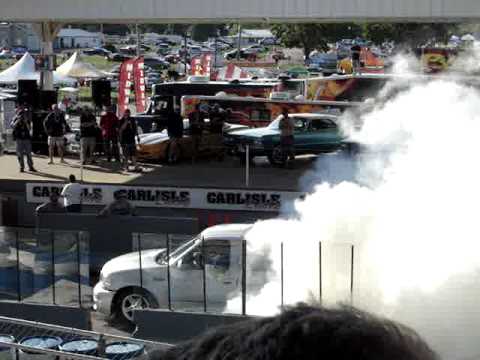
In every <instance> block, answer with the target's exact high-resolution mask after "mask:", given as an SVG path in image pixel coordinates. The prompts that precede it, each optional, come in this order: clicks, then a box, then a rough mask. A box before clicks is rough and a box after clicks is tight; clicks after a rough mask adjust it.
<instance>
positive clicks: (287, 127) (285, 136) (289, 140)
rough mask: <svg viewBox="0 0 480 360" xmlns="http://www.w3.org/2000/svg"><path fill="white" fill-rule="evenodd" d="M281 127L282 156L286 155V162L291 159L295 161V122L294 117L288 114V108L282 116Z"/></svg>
mask: <svg viewBox="0 0 480 360" xmlns="http://www.w3.org/2000/svg"><path fill="white" fill-rule="evenodd" d="M278 127H279V128H280V147H281V149H282V156H285V157H286V162H288V161H289V160H290V161H292V163H293V161H295V138H294V131H295V123H294V122H293V119H292V118H291V117H290V116H289V115H288V111H287V110H286V109H284V110H283V112H282V118H281V119H280V123H279V125H278Z"/></svg>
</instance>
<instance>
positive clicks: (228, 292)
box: [93, 199, 273, 321]
mask: <svg viewBox="0 0 480 360" xmlns="http://www.w3.org/2000/svg"><path fill="white" fill-rule="evenodd" d="M179 201H181V199H180V200H179ZM272 201H273V200H272ZM251 227H252V225H250V224H228V225H217V226H213V227H210V228H208V229H206V230H204V231H203V232H202V233H200V234H199V235H197V236H195V237H193V238H192V239H191V240H189V241H187V242H185V243H183V244H182V245H180V246H179V247H178V248H177V249H175V250H173V251H172V252H171V253H170V256H169V257H167V250H166V249H153V250H144V251H142V252H141V255H139V253H138V252H133V253H129V254H125V255H122V256H119V257H116V258H114V259H112V260H110V261H108V262H107V263H106V264H105V265H104V266H103V268H102V271H101V273H100V281H99V282H98V283H97V284H96V285H95V287H94V290H93V299H94V309H95V310H96V311H98V312H100V313H103V314H106V315H114V316H116V317H117V318H119V319H123V320H126V321H132V319H133V311H134V310H139V309H145V308H159V307H160V308H167V306H168V294H170V295H171V302H172V304H174V306H177V305H179V306H182V304H188V306H189V308H192V307H194V306H195V305H197V306H201V305H202V304H203V299H204V296H203V294H204V293H203V286H204V282H203V280H202V279H205V286H206V288H205V290H206V294H207V301H208V306H209V309H217V310H221V309H223V308H224V306H225V304H226V302H227V301H228V300H229V299H231V298H233V297H234V296H236V295H237V294H238V292H239V291H241V286H242V285H241V284H242V281H241V276H242V260H241V259H242V255H241V254H242V242H243V240H244V239H245V236H246V234H247V233H248V231H249V230H250V229H251ZM202 244H203V245H202ZM202 246H203V249H202ZM248 256H249V258H248V259H249V261H248V263H247V265H246V266H248V269H247V271H249V272H248V282H249V288H252V289H253V290H252V291H255V290H258V289H260V288H261V286H263V285H264V284H265V282H266V280H267V273H268V266H269V265H268V263H267V262H265V260H264V259H260V258H257V256H256V255H254V254H253V253H252V254H248ZM140 264H141V266H140ZM140 271H141V272H142V284H140V283H139V272H140ZM167 274H169V275H167ZM204 276H205V277H204ZM140 285H141V286H140ZM169 286H170V291H168V287H169Z"/></svg>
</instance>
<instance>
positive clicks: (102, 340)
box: [0, 316, 171, 360]
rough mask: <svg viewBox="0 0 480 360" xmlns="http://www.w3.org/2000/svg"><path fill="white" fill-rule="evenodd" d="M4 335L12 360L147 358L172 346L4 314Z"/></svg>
mask: <svg viewBox="0 0 480 360" xmlns="http://www.w3.org/2000/svg"><path fill="white" fill-rule="evenodd" d="M0 334H1V335H0V358H1V359H12V360H27V359H28V360H55V359H63V360H66V359H75V360H94V359H112V360H128V359H132V360H144V359H147V358H148V354H149V353H151V352H152V351H155V350H165V349H168V348H169V347H170V346H171V345H170V344H166V343H159V342H153V341H146V340H140V339H135V338H130V337H124V336H116V335H110V334H103V333H98V332H93V331H86V330H80V329H75V328H68V327H64V326H58V325H51V324H45V323H39V322H35V321H28V320H21V319H14V318H9V317H3V316H2V317H0ZM2 354H3V355H2Z"/></svg>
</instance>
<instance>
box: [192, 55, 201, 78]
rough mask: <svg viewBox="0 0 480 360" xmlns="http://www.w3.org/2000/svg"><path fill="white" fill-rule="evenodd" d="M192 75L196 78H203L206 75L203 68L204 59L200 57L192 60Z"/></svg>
mask: <svg viewBox="0 0 480 360" xmlns="http://www.w3.org/2000/svg"><path fill="white" fill-rule="evenodd" d="M190 66H191V69H190V71H191V73H192V75H195V76H202V75H204V71H203V66H202V58H200V57H194V58H193V59H192V63H191V65H190Z"/></svg>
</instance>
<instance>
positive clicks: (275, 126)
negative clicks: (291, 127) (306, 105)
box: [268, 115, 307, 131]
mask: <svg viewBox="0 0 480 360" xmlns="http://www.w3.org/2000/svg"><path fill="white" fill-rule="evenodd" d="M282 116H283V115H279V116H278V117H277V118H276V119H275V120H273V121H272V122H271V123H270V125H268V129H270V130H280V128H279V126H280V120H281V119H282ZM292 118H293V121H294V123H295V130H296V131H298V130H302V129H304V128H305V127H306V125H307V119H303V118H299V117H295V116H292Z"/></svg>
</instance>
